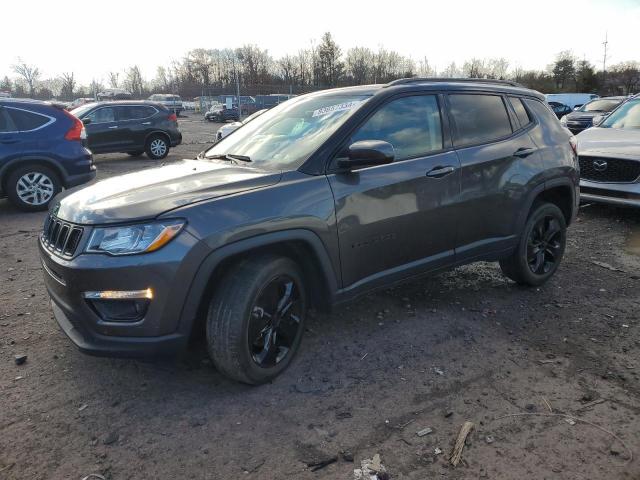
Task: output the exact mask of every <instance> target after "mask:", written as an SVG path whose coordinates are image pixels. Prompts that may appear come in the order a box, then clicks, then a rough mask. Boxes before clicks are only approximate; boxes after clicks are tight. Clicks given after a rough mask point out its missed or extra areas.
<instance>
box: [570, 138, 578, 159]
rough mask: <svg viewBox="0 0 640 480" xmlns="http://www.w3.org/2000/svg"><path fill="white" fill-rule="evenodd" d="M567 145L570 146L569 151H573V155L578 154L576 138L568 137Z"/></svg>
mask: <svg viewBox="0 0 640 480" xmlns="http://www.w3.org/2000/svg"><path fill="white" fill-rule="evenodd" d="M569 145H571V149H572V150H573V153H575V154H576V155H577V154H578V142H577V140H576V137H574V136H571V137H569Z"/></svg>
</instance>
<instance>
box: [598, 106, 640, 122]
mask: <svg viewBox="0 0 640 480" xmlns="http://www.w3.org/2000/svg"><path fill="white" fill-rule="evenodd" d="M599 126H600V127H603V128H640V99H638V100H629V101H628V102H626V103H624V104H623V105H621V106H620V107H619V108H618V109H617V110H616V111H614V112H613V113H611V115H609V116H608V117H607V118H606V119H605V120H604V122H602V123H601V124H600V125H599Z"/></svg>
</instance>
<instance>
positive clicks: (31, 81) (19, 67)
mask: <svg viewBox="0 0 640 480" xmlns="http://www.w3.org/2000/svg"><path fill="white" fill-rule="evenodd" d="M13 71H14V72H15V73H16V74H18V75H19V76H20V77H22V79H23V80H24V81H25V83H26V84H27V87H28V88H29V95H30V96H32V97H33V96H34V95H35V92H36V84H37V83H38V80H39V79H40V70H39V69H38V67H36V66H34V65H28V64H27V63H26V62H24V61H23V60H22V59H20V58H18V63H17V64H15V65H14V66H13Z"/></svg>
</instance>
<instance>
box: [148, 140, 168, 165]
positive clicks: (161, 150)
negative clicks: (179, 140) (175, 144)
mask: <svg viewBox="0 0 640 480" xmlns="http://www.w3.org/2000/svg"><path fill="white" fill-rule="evenodd" d="M145 152H146V154H147V157H149V158H150V159H151V160H162V159H163V158H165V157H166V156H167V155H169V142H168V141H167V137H165V136H164V135H152V136H151V137H149V140H147V145H146V147H145Z"/></svg>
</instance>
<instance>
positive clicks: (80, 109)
mask: <svg viewBox="0 0 640 480" xmlns="http://www.w3.org/2000/svg"><path fill="white" fill-rule="evenodd" d="M93 107H95V105H94V104H93V103H85V104H84V105H82V106H81V107H78V108H74V109H73V110H71V114H72V115H75V116H76V117H78V118H81V117H82V115H84V114H85V113H87V112H88V111H89V110H91V109H92V108H93Z"/></svg>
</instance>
